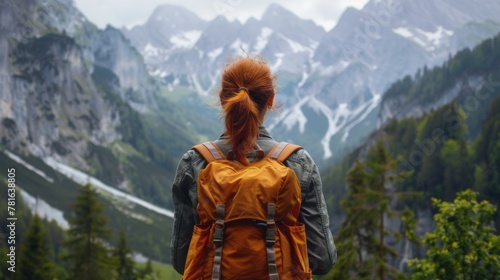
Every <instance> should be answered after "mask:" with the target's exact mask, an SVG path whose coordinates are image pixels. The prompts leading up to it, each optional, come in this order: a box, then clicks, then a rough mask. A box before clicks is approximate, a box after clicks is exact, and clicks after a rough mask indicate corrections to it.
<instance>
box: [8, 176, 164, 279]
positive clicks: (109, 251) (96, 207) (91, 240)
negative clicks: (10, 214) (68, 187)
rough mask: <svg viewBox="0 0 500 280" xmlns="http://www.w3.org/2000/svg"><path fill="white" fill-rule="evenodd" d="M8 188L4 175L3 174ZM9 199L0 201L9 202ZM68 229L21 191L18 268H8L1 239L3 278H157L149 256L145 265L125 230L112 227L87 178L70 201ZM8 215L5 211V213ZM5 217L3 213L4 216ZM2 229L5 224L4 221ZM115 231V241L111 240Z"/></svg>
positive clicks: (17, 236)
mask: <svg viewBox="0 0 500 280" xmlns="http://www.w3.org/2000/svg"><path fill="white" fill-rule="evenodd" d="M0 185H1V186H2V190H5V191H6V185H5V184H4V179H3V178H0ZM3 204H5V202H4V201H1V202H0V207H2V208H5V209H6V208H7V206H6V205H5V207H4V205H3ZM71 210H72V212H71V214H70V217H69V218H68V223H69V229H68V230H66V231H64V230H63V229H61V228H60V227H59V226H58V225H57V224H56V223H55V222H54V221H51V222H49V221H47V220H45V219H43V218H41V217H39V216H38V215H37V214H36V213H35V214H34V215H31V213H30V210H29V209H28V207H27V206H26V205H24V203H23V201H22V197H21V196H18V197H17V208H16V216H17V218H18V220H17V226H18V227H17V230H16V233H17V235H16V239H17V240H16V244H18V245H17V252H16V271H15V272H10V271H8V270H7V266H8V263H7V253H8V248H7V244H6V242H5V239H3V240H2V242H0V279H9V280H10V279H12V280H24V279H26V280H32V279H37V280H45V279H47V280H54V279H82V280H88V279H96V280H99V279H106V280H110V279H116V280H140V279H157V274H156V273H155V271H154V270H153V267H152V262H151V260H148V261H147V263H146V266H145V267H144V268H142V269H139V268H138V267H137V264H136V263H135V262H134V260H133V258H132V253H133V252H132V250H131V248H130V246H129V243H128V239H127V235H126V232H125V230H123V229H121V230H120V231H119V232H113V231H112V230H111V229H109V228H108V226H107V224H108V219H107V217H106V216H105V215H104V214H103V204H102V203H101V202H100V201H99V199H98V194H97V192H96V190H95V189H94V188H93V187H92V186H91V185H89V184H87V185H85V186H83V187H81V189H80V190H79V192H78V193H77V195H76V197H75V200H74V202H73V203H72V205H71ZM2 218H4V217H2ZM2 220H5V219H2ZM1 230H2V234H3V235H4V236H5V235H6V233H5V232H3V231H4V230H5V228H4V227H2V229H1ZM114 236H117V237H116V238H117V240H116V245H115V246H112V245H111V242H110V241H111V240H112V239H113V237H114Z"/></svg>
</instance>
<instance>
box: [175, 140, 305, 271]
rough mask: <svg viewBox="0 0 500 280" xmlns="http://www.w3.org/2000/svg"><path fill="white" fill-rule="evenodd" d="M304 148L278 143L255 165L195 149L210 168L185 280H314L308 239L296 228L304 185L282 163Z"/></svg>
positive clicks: (202, 178)
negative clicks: (302, 186) (244, 163)
mask: <svg viewBox="0 0 500 280" xmlns="http://www.w3.org/2000/svg"><path fill="white" fill-rule="evenodd" d="M299 148H301V147H300V146H297V145H292V144H288V143H286V142H281V143H278V144H277V145H276V146H275V147H274V148H273V149H272V150H271V151H270V152H269V153H268V156H267V157H264V156H263V155H264V152H263V151H262V150H260V149H259V150H257V151H256V154H257V159H256V160H255V161H253V162H252V163H251V164H250V165H247V166H245V165H243V164H241V163H239V162H237V161H232V160H229V159H227V158H226V157H225V155H224V154H223V153H222V152H221V150H220V149H219V148H218V147H217V145H216V144H215V143H213V142H206V143H203V144H200V145H196V146H194V147H193V149H195V150H197V151H198V152H199V153H200V154H201V155H202V156H203V157H204V158H205V159H206V160H207V162H208V165H207V167H206V168H205V169H203V170H202V171H200V173H199V176H198V205H197V208H196V209H197V212H198V215H199V218H200V223H199V224H197V225H195V227H194V230H193V236H192V239H191V243H190V245H189V251H188V255H187V260H186V266H185V270H184V275H183V278H182V279H185V280H191V279H196V280H198V279H213V280H218V279H224V280H226V279H238V280H243V279H251V280H255V279H271V280H275V279H312V276H311V270H310V269H309V260H308V257H307V247H306V233H305V227H304V225H303V224H301V223H299V222H297V218H298V216H299V211H300V203H301V189H300V183H299V180H298V178H297V176H296V175H295V173H294V171H293V170H292V169H290V168H288V167H286V166H285V165H283V161H284V160H285V159H286V158H287V157H288V156H289V155H290V154H291V153H293V152H294V151H296V150H297V149H299Z"/></svg>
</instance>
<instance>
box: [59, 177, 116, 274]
mask: <svg viewBox="0 0 500 280" xmlns="http://www.w3.org/2000/svg"><path fill="white" fill-rule="evenodd" d="M72 210H73V216H72V217H70V219H69V224H70V229H69V230H68V235H69V239H68V240H67V241H66V242H65V246H66V247H67V250H68V254H67V255H66V256H65V257H64V258H65V259H66V260H68V261H69V262H70V263H71V264H72V268H73V270H72V279H75V280H78V279H82V280H87V279H92V280H100V279H106V280H109V279H110V278H111V276H112V271H113V261H112V258H111V256H110V250H109V249H108V248H107V246H106V245H105V242H106V240H107V239H108V237H109V236H110V233H111V232H110V230H109V229H108V228H107V227H106V226H107V223H108V221H107V219H106V217H105V216H104V215H103V205H102V203H100V202H99V201H98V200H97V192H96V191H95V190H94V189H93V188H92V187H91V186H90V185H89V184H87V185H85V186H83V187H82V188H81V190H80V191H79V193H78V194H77V196H76V201H75V203H74V204H73V205H72Z"/></svg>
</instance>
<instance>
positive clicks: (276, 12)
mask: <svg viewBox="0 0 500 280" xmlns="http://www.w3.org/2000/svg"><path fill="white" fill-rule="evenodd" d="M290 16H291V17H294V18H298V17H297V15H295V14H294V13H292V12H291V11H289V10H287V9H285V8H284V7H283V6H281V5H280V4H278V3H272V4H270V5H269V6H268V7H267V9H266V11H265V12H264V14H263V15H262V21H266V20H273V19H274V20H275V19H276V17H278V18H282V17H290Z"/></svg>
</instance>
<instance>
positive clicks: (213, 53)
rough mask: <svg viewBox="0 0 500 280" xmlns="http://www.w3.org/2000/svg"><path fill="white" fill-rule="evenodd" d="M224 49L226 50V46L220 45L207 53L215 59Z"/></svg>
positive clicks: (211, 58) (212, 59)
mask: <svg viewBox="0 0 500 280" xmlns="http://www.w3.org/2000/svg"><path fill="white" fill-rule="evenodd" d="M223 50H224V48H222V47H220V48H217V49H215V50H213V51H211V52H209V53H208V54H207V55H208V57H209V58H210V60H211V61H214V60H215V59H216V58H217V57H218V56H219V55H221V54H222V51H223Z"/></svg>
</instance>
